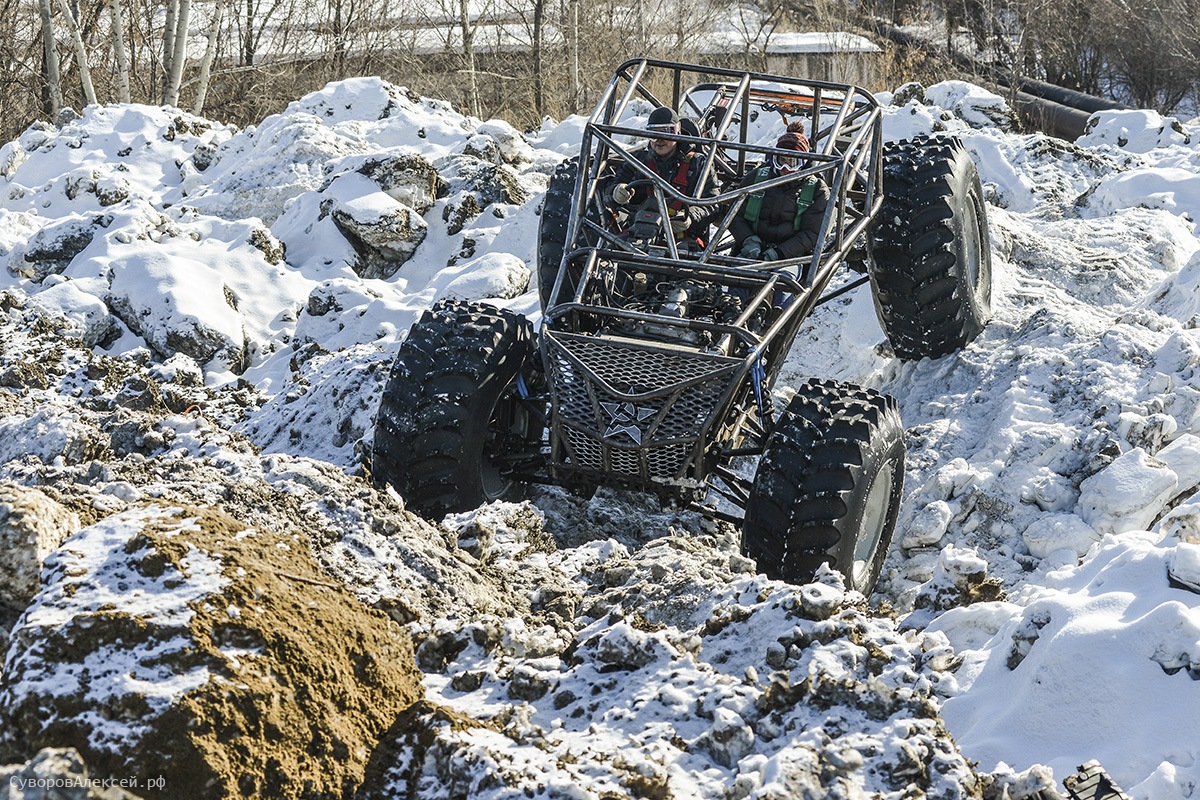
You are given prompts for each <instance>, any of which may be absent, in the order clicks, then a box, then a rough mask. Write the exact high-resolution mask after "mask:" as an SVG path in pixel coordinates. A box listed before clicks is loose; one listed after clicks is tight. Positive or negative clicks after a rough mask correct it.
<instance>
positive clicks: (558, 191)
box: [537, 158, 579, 312]
mask: <svg viewBox="0 0 1200 800" xmlns="http://www.w3.org/2000/svg"><path fill="white" fill-rule="evenodd" d="M578 173H579V159H577V158H571V159H567V160H566V161H564V162H562V163H561V164H559V165H558V166H557V167H555V169H554V175H553V177H551V178H550V187H549V188H548V189H546V197H545V199H544V200H543V201H542V216H541V219H540V220H539V221H538V238H537V243H538V248H537V259H538V296H539V297H540V298H541V301H542V311H543V312H544V311H545V310H546V308H547V307H548V305H549V303H550V290H551V289H553V288H554V280H555V278H557V277H558V268H559V265H560V263H561V262H562V255H563V249H564V248H565V246H566V240H567V223H568V222H569V221H570V217H571V201H572V200H573V199H574V196H575V179H576V177H577V176H578ZM569 277H570V275H569V274H568V278H569ZM563 289H564V291H563V293H562V294H561V295H560V297H569V296H570V295H571V294H572V293H573V292H574V290H575V287H574V284H573V283H572V282H571V281H570V280H569V279H568V280H567V281H566V283H565V285H564V287H563Z"/></svg>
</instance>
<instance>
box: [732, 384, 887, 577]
mask: <svg viewBox="0 0 1200 800" xmlns="http://www.w3.org/2000/svg"><path fill="white" fill-rule="evenodd" d="M903 483H904V430H903V428H902V426H901V424H900V413H899V411H898V410H897V407H896V401H895V400H894V399H892V398H891V397H887V396H886V395H882V394H880V393H879V392H876V391H874V390H871V389H865V388H862V387H857V386H850V385H848V384H842V383H837V382H835V381H819V380H809V381H807V382H806V383H804V384H802V385H801V386H800V387H799V388H798V389H797V390H796V395H795V397H793V398H792V400H791V402H790V403H788V406H787V408H786V409H785V410H784V411H783V413H782V414H781V415H780V417H779V421H778V423H777V424H776V426H775V429H774V431H773V432H772V433H771V436H770V438H769V439H768V440H767V445H766V451H765V452H764V453H763V456H762V459H761V460H760V461H759V465H758V471H757V472H756V473H755V475H754V482H753V484H752V485H751V490H750V499H749V501H748V502H747V504H746V517H745V521H744V523H743V530H742V550H743V552H744V553H745V554H746V555H747V556H749V557H750V558H753V559H755V560H756V561H757V562H758V568H759V570H760V571H762V572H765V573H766V574H767V576H769V577H771V578H775V579H778V580H785V581H788V582H789V583H797V584H799V583H807V582H809V581H811V580H812V578H813V576H814V575H815V574H816V572H817V569H818V568H819V567H820V566H821V564H825V563H828V564H830V565H831V566H832V567H834V568H835V569H837V570H838V571H840V572H841V573H842V574H843V575H845V576H846V584H847V586H848V587H849V588H852V589H856V590H858V591H860V592H862V593H863V594H868V593H870V592H871V590H872V589H873V588H874V586H875V583H876V582H877V581H878V580H879V574H880V572H881V570H882V569H883V560H884V557H885V556H886V555H887V551H888V546H889V545H890V544H891V540H892V533H893V531H894V530H895V527H896V516H897V514H898V512H899V510H900V496H901V493H902V490H903Z"/></svg>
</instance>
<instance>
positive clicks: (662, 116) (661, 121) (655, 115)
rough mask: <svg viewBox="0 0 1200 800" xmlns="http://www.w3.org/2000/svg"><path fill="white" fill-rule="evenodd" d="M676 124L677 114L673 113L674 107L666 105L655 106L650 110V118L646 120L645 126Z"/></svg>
mask: <svg viewBox="0 0 1200 800" xmlns="http://www.w3.org/2000/svg"><path fill="white" fill-rule="evenodd" d="M678 124H679V115H678V114H676V113H675V111H674V109H671V108H667V107H666V106H659V107H658V108H656V109H654V110H653V111H651V112H650V119H649V120H647V122H646V127H650V126H652V125H678Z"/></svg>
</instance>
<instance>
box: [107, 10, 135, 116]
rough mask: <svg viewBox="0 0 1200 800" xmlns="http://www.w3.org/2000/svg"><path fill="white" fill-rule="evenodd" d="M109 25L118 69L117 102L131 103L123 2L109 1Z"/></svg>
mask: <svg viewBox="0 0 1200 800" xmlns="http://www.w3.org/2000/svg"><path fill="white" fill-rule="evenodd" d="M108 12H109V24H110V26H111V28H112V49H113V60H114V61H115V62H116V69H117V100H118V102H121V103H128V102H129V101H130V94H129V54H128V53H127V52H126V50H125V13H124V8H123V6H122V5H121V0H108Z"/></svg>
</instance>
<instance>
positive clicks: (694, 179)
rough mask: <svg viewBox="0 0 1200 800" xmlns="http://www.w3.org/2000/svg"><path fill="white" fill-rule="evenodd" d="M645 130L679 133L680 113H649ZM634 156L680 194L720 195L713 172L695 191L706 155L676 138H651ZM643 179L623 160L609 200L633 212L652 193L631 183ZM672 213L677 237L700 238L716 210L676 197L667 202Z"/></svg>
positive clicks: (662, 111) (671, 216) (672, 221)
mask: <svg viewBox="0 0 1200 800" xmlns="http://www.w3.org/2000/svg"><path fill="white" fill-rule="evenodd" d="M646 130H648V131H650V132H651V133H679V131H680V120H679V115H678V114H676V113H675V111H674V110H672V109H670V108H667V107H666V106H661V107H659V108H656V109H654V110H653V111H651V112H650V119H649V121H648V122H647V124H646ZM632 157H633V158H634V159H635V160H637V161H639V162H641V163H642V164H645V165H646V166H647V167H649V168H650V169H651V170H652V171H653V172H655V173H656V174H657V175H659V176H660V177H662V178H663V179H665V180H666V181H667V182H668V183H670V184H672V185H673V186H674V187H675V189H676V190H677V191H679V192H680V193H681V194H685V195H689V196H692V197H715V196H716V195H717V186H716V181H715V180H713V176H712V174H711V173H710V174H709V177H708V179H707V180H706V181H705V184H704V188H703V190H702V191H701V192H699V193H697V192H696V187H697V185H698V184H699V183H700V175H701V173H703V172H704V164H705V161H706V159H705V157H704V156H703V155H701V154H699V153H695V152H693V150H692V148H691V147H690V146H686V145H685V146H680V145H679V143H678V142H676V141H675V140H674V139H661V138H651V140H650V144H649V145H648V146H647V147H644V148H642V149H641V150H638V151H636V152H634V153H633V154H632ZM639 178H641V175H640V174H639V173H638V172H637V170H635V169H634V168H633V166H632V165H630V164H628V163H624V162H623V163H622V164H621V165H620V167H618V168H617V174H616V176H615V177H614V179H613V185H612V188H611V189H610V190H609V192H608V199H609V201H610V202H611V203H612V204H614V205H617V206H621V207H624V208H627V209H629V210H630V211H633V210H635V209H637V207H638V206H640V205H641V204H643V203H645V202H646V200H647V199H648V198H649V197H650V196H651V194H650V191H649V186H647V185H644V184H643V185H639V186H630V185H629V184H630V183H632V182H634V181H636V180H638V179H639ZM667 206H668V211H669V213H670V220H671V230H672V231H673V232H674V234H675V238H676V239H677V240H678V239H684V238H689V239H694V240H701V239H702V238H703V237H704V236H705V235H706V233H707V228H708V225H709V222H710V220H711V217H712V216H713V213H714V212H713V210H712V209H708V208H704V207H700V206H693V205H688V204H685V203H683V202H682V201H679V200H675V201H672V202H669V203H668V204H667Z"/></svg>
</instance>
